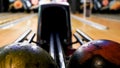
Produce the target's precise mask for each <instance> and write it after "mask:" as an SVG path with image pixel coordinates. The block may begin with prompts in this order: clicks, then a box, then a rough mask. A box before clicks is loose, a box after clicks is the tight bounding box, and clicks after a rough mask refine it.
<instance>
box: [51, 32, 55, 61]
mask: <svg viewBox="0 0 120 68" xmlns="http://www.w3.org/2000/svg"><path fill="white" fill-rule="evenodd" d="M54 46H55V45H54V38H53V34H52V33H51V35H50V55H51V56H52V58H53V59H54V60H55V59H56V56H55V47H54Z"/></svg>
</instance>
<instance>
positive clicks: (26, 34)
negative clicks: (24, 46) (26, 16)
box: [14, 29, 32, 43]
mask: <svg viewBox="0 0 120 68" xmlns="http://www.w3.org/2000/svg"><path fill="white" fill-rule="evenodd" d="M31 31H32V30H31V29H28V30H27V31H25V32H24V33H23V34H22V35H21V36H20V37H19V38H18V39H17V40H16V41H15V42H14V43H18V42H22V41H23V40H25V38H26V37H27V36H28V35H29V33H30V32H31Z"/></svg>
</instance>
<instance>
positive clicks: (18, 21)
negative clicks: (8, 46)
mask: <svg viewBox="0 0 120 68" xmlns="http://www.w3.org/2000/svg"><path fill="white" fill-rule="evenodd" d="M34 16H36V14H31V15H29V16H26V17H22V18H19V19H17V20H13V21H10V22H8V23H6V24H3V25H0V29H7V28H9V27H12V26H14V25H15V24H17V23H20V22H23V21H25V20H28V19H30V18H32V17H34Z"/></svg>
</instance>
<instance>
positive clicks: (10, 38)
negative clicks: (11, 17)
mask: <svg viewBox="0 0 120 68" xmlns="http://www.w3.org/2000/svg"><path fill="white" fill-rule="evenodd" d="M36 25H37V16H35V17H33V18H31V19H30V20H26V21H23V22H21V23H18V24H16V25H14V26H13V27H10V28H6V29H0V47H2V46H5V45H8V44H11V43H13V42H14V41H15V40H16V39H17V38H18V37H20V36H21V34H23V33H24V32H25V31H26V30H27V29H29V28H31V29H32V30H33V31H34V32H36V28H37V27H34V26H36Z"/></svg>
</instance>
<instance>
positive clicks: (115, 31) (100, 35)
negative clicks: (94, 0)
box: [72, 14, 120, 43]
mask: <svg viewBox="0 0 120 68" xmlns="http://www.w3.org/2000/svg"><path fill="white" fill-rule="evenodd" d="M75 15H76V16H79V17H82V15H81V14H75ZM87 19H88V20H91V21H94V22H95V23H98V24H101V25H104V26H107V27H108V29H107V30H99V29H96V28H94V27H91V26H90V25H87V24H84V23H82V22H80V21H78V20H76V19H73V18H72V30H73V33H74V32H75V30H76V29H77V28H78V29H80V30H82V31H83V32H85V33H86V34H87V35H89V36H90V37H91V38H93V39H94V40H96V39H108V40H113V41H116V42H119V43H120V37H119V35H120V31H119V29H120V21H115V20H111V19H105V18H102V17H97V16H91V17H90V18H87Z"/></svg>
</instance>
